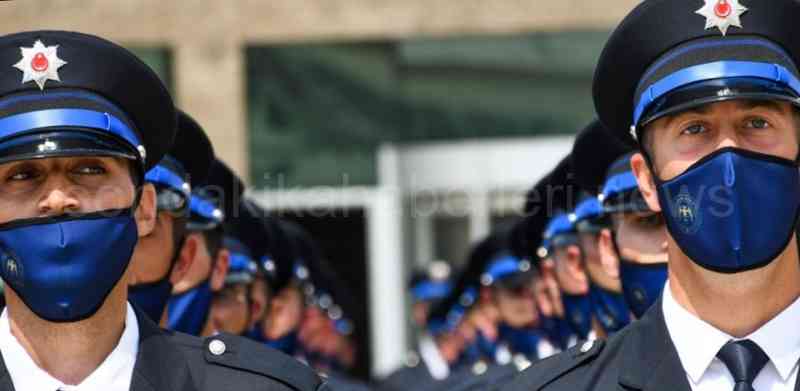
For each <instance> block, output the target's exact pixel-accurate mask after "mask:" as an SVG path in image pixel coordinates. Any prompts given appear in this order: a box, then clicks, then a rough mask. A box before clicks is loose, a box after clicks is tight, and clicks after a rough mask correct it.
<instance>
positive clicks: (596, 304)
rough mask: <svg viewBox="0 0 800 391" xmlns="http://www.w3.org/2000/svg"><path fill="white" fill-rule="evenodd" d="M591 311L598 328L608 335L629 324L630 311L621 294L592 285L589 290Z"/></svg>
mask: <svg viewBox="0 0 800 391" xmlns="http://www.w3.org/2000/svg"><path fill="white" fill-rule="evenodd" d="M589 297H590V298H591V301H592V311H593V312H594V316H595V317H596V318H597V321H598V322H600V326H602V327H603V330H605V331H606V332H607V333H608V334H613V333H616V332H617V331H619V330H621V329H622V328H623V327H625V326H627V325H628V323H630V322H631V315H630V309H628V304H627V303H626V302H625V297H624V296H623V295H622V294H621V293H615V292H611V291H608V290H605V289H603V288H600V287H598V286H597V285H594V284H592V286H591V288H589Z"/></svg>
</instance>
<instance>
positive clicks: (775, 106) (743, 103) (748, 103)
mask: <svg viewBox="0 0 800 391" xmlns="http://www.w3.org/2000/svg"><path fill="white" fill-rule="evenodd" d="M737 104H738V106H739V108H742V109H747V110H752V109H767V110H773V111H778V112H783V108H784V106H783V105H781V104H780V103H779V102H777V101H774V100H761V99H743V100H739V101H738V102H737Z"/></svg>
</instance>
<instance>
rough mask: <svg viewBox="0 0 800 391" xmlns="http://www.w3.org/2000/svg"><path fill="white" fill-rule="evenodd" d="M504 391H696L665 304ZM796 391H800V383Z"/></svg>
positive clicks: (561, 356) (524, 376)
mask: <svg viewBox="0 0 800 391" xmlns="http://www.w3.org/2000/svg"><path fill="white" fill-rule="evenodd" d="M502 390H503V391H537V390H569V391H582V390H598V391H600V390H602V391H607V390H614V391H617V390H619V391H635V390H642V391H691V388H690V386H689V379H688V378H687V377H686V372H685V371H684V370H683V366H682V365H681V362H680V359H679V358H678V352H677V350H675V345H673V343H672V340H671V339H670V336H669V333H668V331H667V325H666V323H665V322H664V312H663V311H662V309H661V300H659V301H657V302H656V303H655V304H653V306H652V307H651V308H650V310H649V311H648V312H647V313H646V314H645V316H644V317H642V319H640V320H638V321H636V322H633V323H632V324H631V325H629V326H628V327H626V328H625V329H623V330H622V331H620V332H619V333H617V334H616V335H614V336H613V337H611V338H610V339H609V340H608V341H596V342H594V343H593V344H592V343H587V344H583V345H581V344H579V345H577V346H575V347H573V348H571V349H569V350H567V351H565V352H563V353H561V354H558V355H555V356H553V357H551V358H548V359H545V360H542V361H539V362H537V363H536V364H534V365H533V366H531V367H530V368H529V369H528V370H526V371H525V372H523V373H522V374H521V375H520V376H519V377H518V378H517V379H515V380H514V382H513V383H512V384H511V385H509V386H508V387H505V388H502ZM795 390H796V391H800V377H798V384H797V385H795Z"/></svg>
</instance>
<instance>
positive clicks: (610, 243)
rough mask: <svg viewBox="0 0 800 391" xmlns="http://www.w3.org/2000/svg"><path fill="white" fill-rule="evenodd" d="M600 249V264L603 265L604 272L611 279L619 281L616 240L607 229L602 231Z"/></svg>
mask: <svg viewBox="0 0 800 391" xmlns="http://www.w3.org/2000/svg"><path fill="white" fill-rule="evenodd" d="M598 249H599V250H600V263H601V264H602V265H603V271H604V272H605V273H606V275H608V276H609V277H611V278H613V279H619V255H618V254H617V251H616V249H615V248H614V238H613V237H612V236H611V230H610V229H608V228H606V229H603V230H602V231H600V238H599V240H598Z"/></svg>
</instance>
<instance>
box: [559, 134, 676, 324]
mask: <svg viewBox="0 0 800 391" xmlns="http://www.w3.org/2000/svg"><path fill="white" fill-rule="evenodd" d="M616 140H617V138H615V137H612V136H611V135H609V133H608V131H607V130H606V129H605V128H604V127H603V126H602V125H601V124H600V123H598V122H594V123H593V124H592V125H591V126H589V127H587V128H586V129H585V130H584V131H583V132H582V133H581V134H580V135H578V137H577V138H576V140H575V146H574V147H573V149H572V155H573V156H574V159H573V160H574V164H575V173H576V177H577V179H578V182H579V183H580V184H581V186H583V187H584V188H587V189H602V191H601V192H600V194H599V195H598V200H597V201H596V202H595V203H594V207H593V208H590V209H587V210H585V211H584V212H585V213H584V215H586V214H591V215H594V216H598V218H596V220H598V221H602V222H603V224H602V226H599V227H597V228H598V229H597V230H596V236H595V240H596V243H597V244H596V247H597V251H598V254H596V258H597V259H600V260H601V262H600V264H601V265H602V269H603V270H604V271H606V273H607V274H608V275H609V276H612V277H614V279H616V280H619V282H620V283H621V288H622V291H623V292H624V298H625V302H626V303H627V306H622V305H619V304H617V305H616V306H609V309H613V308H615V307H616V308H620V309H623V308H624V307H627V308H629V309H630V311H631V312H632V313H633V315H634V316H635V317H637V318H639V317H641V316H642V315H644V313H645V311H647V309H648V308H650V305H652V304H653V303H654V302H655V301H656V300H657V299H658V297H659V296H660V295H661V290H662V289H663V288H664V282H665V281H666V280H667V253H666V231H665V227H664V220H663V218H661V214H660V213H656V212H653V211H652V210H650V208H649V207H648V206H647V203H646V202H645V201H644V199H643V198H642V196H641V192H639V188H638V186H637V185H636V177H635V176H634V175H633V171H632V170H631V164H630V160H631V156H632V155H633V153H632V152H630V148H629V147H628V146H627V145H623V144H622V143H620V142H618V141H616ZM606 163H608V164H606ZM606 165H607V166H609V167H608V169H607V172H604V171H603V168H604V167H605V166H606ZM601 204H602V206H601ZM576 225H577V227H578V229H579V230H581V228H582V227H581V226H582V225H588V224H586V223H581V222H578V223H577V224H576ZM614 297H616V295H614ZM618 301H619V300H618V299H615V300H614V301H612V302H611V303H617V302H618ZM602 312H605V313H607V314H613V313H614V312H613V311H602ZM601 319H603V318H601ZM605 319H613V318H612V317H605Z"/></svg>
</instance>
